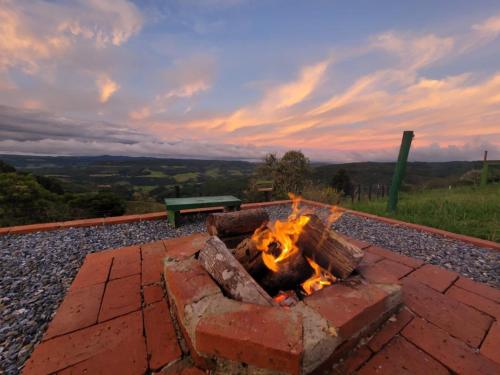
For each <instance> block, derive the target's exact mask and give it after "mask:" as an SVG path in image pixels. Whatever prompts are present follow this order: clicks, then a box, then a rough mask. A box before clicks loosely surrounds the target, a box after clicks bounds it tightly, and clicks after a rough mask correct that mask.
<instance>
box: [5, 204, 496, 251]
mask: <svg viewBox="0 0 500 375" xmlns="http://www.w3.org/2000/svg"><path fill="white" fill-rule="evenodd" d="M291 202H292V201H291V200H280V201H272V202H259V203H244V204H242V205H241V208H242V209H243V210H249V209H252V208H260V207H270V206H280V205H282V204H290V203H291ZM302 202H304V203H305V204H308V205H310V206H314V207H318V208H327V209H331V208H332V207H334V205H329V204H326V203H320V202H316V201H311V200H309V199H302ZM335 207H336V208H337V209H338V210H339V211H342V212H347V213H350V214H352V215H356V216H360V217H364V218H367V219H372V220H378V221H381V222H384V223H387V224H391V225H399V226H403V227H407V228H411V229H415V230H418V231H420V232H428V233H432V234H437V235H440V236H443V237H446V238H450V239H453V240H458V241H463V242H467V243H470V244H473V245H476V246H479V247H487V248H489V249H493V250H497V251H500V244H499V243H496V242H493V241H488V240H483V239H481V238H476V237H471V236H466V235H463V234H458V233H453V232H448V231H445V230H442V229H437V228H432V227H428V226H426V225H420V224H413V223H408V222H406V221H401V220H397V219H392V218H388V217H383V216H378V215H373V214H369V213H366V212H361V211H355V210H349V209H347V208H342V207H339V206H335ZM222 209H223V207H210V208H200V209H197V208H195V209H189V210H182V211H181V213H197V212H216V211H220V210H222ZM162 219H167V213H166V212H152V213H147V214H139V215H125V216H112V217H106V218H95V219H83V220H71V221H64V222H55V223H41V224H29V225H19V226H13V227H2V228H0V236H1V235H3V234H25V233H32V232H42V231H49V230H56V229H63V228H70V227H90V226H94V225H110V224H123V223H132V222H135V221H147V220H162Z"/></svg>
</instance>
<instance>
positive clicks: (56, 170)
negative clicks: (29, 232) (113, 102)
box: [0, 155, 482, 187]
mask: <svg viewBox="0 0 500 375" xmlns="http://www.w3.org/2000/svg"><path fill="white" fill-rule="evenodd" d="M0 160H3V161H5V162H7V163H8V164H11V165H13V166H14V167H16V168H17V169H20V170H27V171H31V172H33V173H35V174H40V175H52V176H56V177H60V178H63V179H66V180H72V181H73V182H76V181H77V182H79V183H84V184H87V183H88V184H90V185H94V186H95V185H97V184H115V183H117V182H119V181H124V180H126V181H128V182H129V183H131V184H132V185H146V186H151V185H157V184H158V185H173V184H176V183H177V184H178V183H182V182H189V183H192V184H194V183H202V182H204V181H205V180H207V179H210V178H212V180H214V179H215V180H214V182H215V181H217V179H219V180H220V179H222V178H225V181H226V182H227V179H231V178H232V179H236V178H242V177H248V176H250V175H251V173H252V172H253V170H254V168H255V165H256V164H255V163H252V162H248V161H236V160H229V161H227V160H200V159H168V158H152V157H130V156H109V155H102V156H31V155H0ZM311 165H312V169H313V174H312V178H313V180H315V181H317V182H321V183H325V184H329V183H330V181H331V179H332V177H333V176H334V175H335V173H336V172H337V171H338V170H339V169H341V168H343V169H345V170H347V172H348V174H349V176H350V177H351V180H352V181H353V182H354V183H359V184H362V185H369V184H385V185H389V184H390V182H391V178H392V174H393V172H394V166H395V163H387V162H384V163H378V162H360V163H343V164H326V163H312V164H311ZM481 166H482V162H481V161H472V162H470V161H452V162H437V163H430V162H411V163H408V166H407V171H406V178H405V184H409V185H417V186H429V187H439V186H448V184H453V183H455V182H456V181H457V180H458V179H459V178H460V176H462V175H463V174H464V173H465V172H467V171H469V170H472V169H480V168H481ZM241 184H243V182H241Z"/></svg>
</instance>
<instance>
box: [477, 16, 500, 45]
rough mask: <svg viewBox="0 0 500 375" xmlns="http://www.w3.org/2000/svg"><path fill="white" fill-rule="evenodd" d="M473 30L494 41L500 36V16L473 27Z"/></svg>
mask: <svg viewBox="0 0 500 375" xmlns="http://www.w3.org/2000/svg"><path fill="white" fill-rule="evenodd" d="M472 29H473V30H475V31H477V32H478V33H479V34H481V35H482V36H484V37H487V38H491V39H494V38H496V37H497V36H498V35H499V34H500V15H496V16H494V17H490V18H487V19H486V20H484V21H483V22H481V23H477V24H475V25H473V26H472Z"/></svg>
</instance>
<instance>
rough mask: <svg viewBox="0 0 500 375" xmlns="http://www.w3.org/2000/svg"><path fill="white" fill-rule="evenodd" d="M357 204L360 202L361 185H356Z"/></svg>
mask: <svg viewBox="0 0 500 375" xmlns="http://www.w3.org/2000/svg"><path fill="white" fill-rule="evenodd" d="M358 202H361V184H358Z"/></svg>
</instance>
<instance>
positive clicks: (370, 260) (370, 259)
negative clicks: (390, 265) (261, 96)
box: [361, 251, 385, 264]
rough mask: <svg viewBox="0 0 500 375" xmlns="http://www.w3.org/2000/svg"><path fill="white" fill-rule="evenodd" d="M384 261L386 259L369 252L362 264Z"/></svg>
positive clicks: (366, 252) (366, 253)
mask: <svg viewBox="0 0 500 375" xmlns="http://www.w3.org/2000/svg"><path fill="white" fill-rule="evenodd" d="M382 259H385V258H384V257H383V256H381V255H376V254H373V253H370V252H369V251H365V255H364V256H363V259H362V260H361V264H373V263H377V262H379V261H381V260H382Z"/></svg>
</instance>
